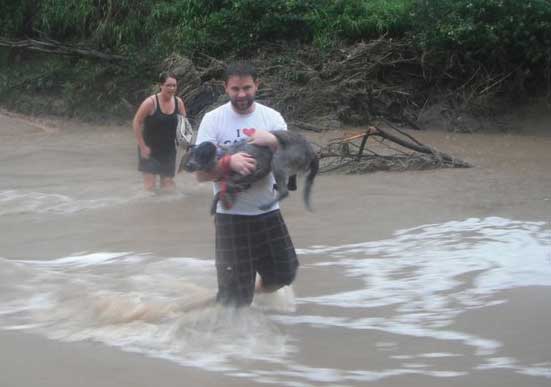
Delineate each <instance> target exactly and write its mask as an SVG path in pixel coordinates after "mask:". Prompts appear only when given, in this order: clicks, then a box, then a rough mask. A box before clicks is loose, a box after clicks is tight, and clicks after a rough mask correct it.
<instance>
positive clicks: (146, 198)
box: [0, 189, 186, 216]
mask: <svg viewBox="0 0 551 387" xmlns="http://www.w3.org/2000/svg"><path fill="white" fill-rule="evenodd" d="M88 196H92V197H76V196H71V195H69V194H60V193H46V192H35V191H27V190H4V191H0V216H4V215H17V214H28V213H31V214H48V213H52V214H74V213H78V212H81V211H87V210H95V209H100V208H108V207H118V206H123V205H127V204H129V203H133V202H141V201H143V202H150V201H155V202H170V201H173V200H178V199H181V198H183V197H185V196H186V193H184V192H182V191H174V192H170V193H163V194H160V195H159V194H152V193H150V192H145V191H143V190H141V189H137V190H133V191H127V192H120V193H117V194H116V195H115V194H108V193H107V194H103V195H102V194H98V193H94V194H93V195H90V194H89V195H88Z"/></svg>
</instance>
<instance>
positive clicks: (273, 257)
mask: <svg viewBox="0 0 551 387" xmlns="http://www.w3.org/2000/svg"><path fill="white" fill-rule="evenodd" d="M214 222H215V226H216V273H217V276H218V295H217V301H218V302H220V303H222V304H230V305H235V306H244V305H249V304H250V303H251V302H252V300H253V296H254V287H255V279H256V273H257V272H258V274H260V277H261V278H262V282H263V284H264V285H265V286H284V285H289V284H291V282H293V280H294V279H295V276H296V272H297V269H298V265H299V263H298V259H297V255H296V253H295V248H294V246H293V242H292V241H291V238H290V236H289V232H288V231H287V226H286V225H285V222H284V220H283V217H282V216H281V212H280V211H279V210H276V211H271V212H268V213H266V214H261V215H255V216H243V215H229V214H216V216H215V219H214Z"/></svg>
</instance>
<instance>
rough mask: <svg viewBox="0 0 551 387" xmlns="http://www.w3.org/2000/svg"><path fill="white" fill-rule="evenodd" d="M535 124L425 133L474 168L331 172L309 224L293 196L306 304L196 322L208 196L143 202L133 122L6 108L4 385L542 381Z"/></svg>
mask: <svg viewBox="0 0 551 387" xmlns="http://www.w3.org/2000/svg"><path fill="white" fill-rule="evenodd" d="M42 126H46V128H47V129H50V130H47V131H45V130H44V127H42ZM531 129H532V128H528V127H527V128H525V130H523V131H521V132H519V133H515V134H502V133H491V134H480V133H477V134H451V133H445V132H440V131H427V132H423V133H414V135H415V136H416V137H417V138H418V139H419V140H421V141H423V142H425V143H427V144H430V145H432V146H434V147H435V148H436V149H439V150H441V151H444V152H446V153H449V154H451V155H454V156H456V157H459V158H462V159H463V160H465V161H468V162H471V163H472V164H474V165H475V167H474V168H470V169H441V170H429V171H411V172H377V173H371V174H367V175H359V176H341V175H321V176H319V177H318V179H317V180H316V185H315V188H314V192H313V206H314V208H315V212H314V213H312V214H311V213H308V212H307V211H305V210H304V208H303V205H302V203H301V200H300V195H299V194H294V195H292V197H291V198H290V199H288V200H287V201H285V202H284V203H283V204H282V211H283V213H284V216H285V218H286V220H287V223H288V226H289V229H290V231H291V234H292V237H293V240H294V242H295V246H296V247H297V249H298V250H299V253H300V258H301V262H302V267H301V269H300V272H299V276H298V278H297V281H296V283H295V285H294V289H293V290H294V295H293V293H292V292H291V291H290V290H287V293H284V294H279V295H276V296H274V298H273V299H265V300H262V299H259V300H258V302H257V303H256V304H255V307H253V308H252V309H251V310H249V311H244V312H243V313H239V314H233V313H229V312H227V311H224V310H220V309H218V308H210V309H207V310H203V311H200V312H193V313H188V312H186V309H185V307H186V305H188V304H189V303H191V302H193V301H194V300H196V299H199V298H201V297H208V296H210V295H212V293H213V292H214V291H215V281H216V278H215V273H214V268H213V261H212V258H213V252H214V251H213V250H214V248H213V226H212V218H211V217H210V216H209V215H208V209H209V206H210V201H211V197H212V196H211V195H212V193H211V187H210V184H208V183H207V184H201V185H199V184H197V183H195V181H194V180H193V179H192V178H191V177H190V176H187V175H179V176H178V177H177V179H176V182H177V185H178V189H177V191H176V192H174V193H171V194H165V195H149V194H145V193H143V192H142V189H141V177H140V175H139V174H138V172H137V171H136V166H135V164H136V160H135V157H136V155H135V153H136V149H135V144H134V141H133V136H132V131H131V128H130V126H128V127H125V126H120V127H119V126H92V125H89V124H82V123H74V122H69V121H66V122H57V123H53V124H52V123H50V124H47V125H46V124H45V125H41V124H37V123H36V122H34V123H33V122H28V121H26V120H24V119H20V118H17V117H13V116H6V115H5V114H2V115H0V149H1V153H0V159H1V163H0V215H1V216H0V229H1V230H2V232H1V234H0V386H2V387H4V386H6V387H12V386H13V387H15V386H25V387H31V386H41V387H43V386H52V387H53V386H86V387H88V386H90V387H92V386H127V385H133V386H151V385H153V384H157V385H177V384H178V385H181V384H182V383H184V384H185V385H190V386H191V385H193V386H220V385H225V386H226V385H227V386H234V385H235V386H257V385H269V384H272V385H277V386H364V385H370V386H371V385H373V386H397V385H405V384H407V385H411V386H439V385H443V384H445V385H449V386H466V385H473V386H474V385H483V386H493V385H495V386H497V385H499V386H511V387H513V386H515V387H516V386H518V385H521V384H523V385H529V386H547V385H549V383H550V382H551V346H550V345H548V343H550V342H551V333H550V332H549V329H548V325H549V321H550V318H551V312H550V311H551V308H550V307H551V301H550V300H551V176H550V174H549V169H550V167H551V152H550V151H549V149H551V134H550V133H551V132H549V131H547V132H542V131H535V130H531ZM299 189H300V185H299ZM228 327H229V328H228Z"/></svg>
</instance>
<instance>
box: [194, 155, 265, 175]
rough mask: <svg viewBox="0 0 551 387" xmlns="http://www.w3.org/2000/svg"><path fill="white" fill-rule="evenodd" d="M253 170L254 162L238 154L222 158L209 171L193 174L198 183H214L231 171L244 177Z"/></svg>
mask: <svg viewBox="0 0 551 387" xmlns="http://www.w3.org/2000/svg"><path fill="white" fill-rule="evenodd" d="M255 168H256V160H255V159H254V158H253V157H252V156H251V155H249V154H248V153H245V152H239V153H235V154H233V155H225V156H224V157H222V158H221V159H220V160H218V163H216V167H215V168H214V169H213V170H211V171H208V172H205V171H197V172H194V174H195V179H196V180H197V181H198V182H204V181H216V180H219V179H220V178H222V177H223V176H224V175H227V174H229V173H231V171H234V172H237V173H239V174H241V175H244V176H246V175H250V174H251V173H253V172H254V170H255Z"/></svg>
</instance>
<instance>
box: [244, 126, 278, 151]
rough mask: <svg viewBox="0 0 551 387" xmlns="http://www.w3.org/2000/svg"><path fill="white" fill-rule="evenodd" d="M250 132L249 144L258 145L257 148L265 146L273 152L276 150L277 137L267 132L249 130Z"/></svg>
mask: <svg viewBox="0 0 551 387" xmlns="http://www.w3.org/2000/svg"><path fill="white" fill-rule="evenodd" d="M249 130H250V133H251V134H250V135H249V137H250V139H249V143H251V144H255V145H259V146H267V147H269V148H270V149H271V150H272V151H273V152H275V151H276V150H277V146H278V142H277V137H276V136H274V135H273V134H272V133H270V132H268V131H267V130H258V129H256V130H255V129H249Z"/></svg>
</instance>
